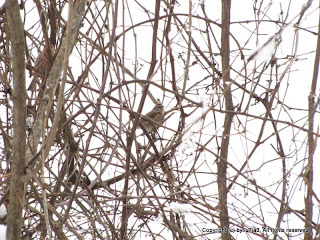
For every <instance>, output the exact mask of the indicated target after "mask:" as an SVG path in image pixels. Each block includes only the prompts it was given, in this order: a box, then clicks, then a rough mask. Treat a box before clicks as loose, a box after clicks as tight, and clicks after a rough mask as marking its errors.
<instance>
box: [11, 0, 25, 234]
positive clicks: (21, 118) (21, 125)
mask: <svg viewBox="0 0 320 240" xmlns="http://www.w3.org/2000/svg"><path fill="white" fill-rule="evenodd" d="M6 13H7V18H8V24H9V31H10V41H11V51H12V68H13V79H14V83H13V144H12V149H13V158H12V163H11V182H10V198H9V211H8V228H7V239H8V240H13V239H14V240H17V239H21V225H22V209H23V208H24V182H23V181H21V177H22V176H23V175H24V173H25V168H26V127H27V125H26V116H27V106H26V79H25V69H26V68H25V59H24V56H25V48H24V47H25V40H24V33H23V25H22V21H21V17H20V12H19V5H18V1H16V0H9V1H7V3H6Z"/></svg>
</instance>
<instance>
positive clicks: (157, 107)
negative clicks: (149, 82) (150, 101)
mask: <svg viewBox="0 0 320 240" xmlns="http://www.w3.org/2000/svg"><path fill="white" fill-rule="evenodd" d="M153 111H154V112H163V105H162V104H161V102H156V105H154V107H153Z"/></svg>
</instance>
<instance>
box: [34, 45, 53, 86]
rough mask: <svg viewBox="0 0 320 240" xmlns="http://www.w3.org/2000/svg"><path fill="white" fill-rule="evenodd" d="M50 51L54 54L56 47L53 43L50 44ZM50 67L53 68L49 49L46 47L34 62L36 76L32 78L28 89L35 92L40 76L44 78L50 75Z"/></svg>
mask: <svg viewBox="0 0 320 240" xmlns="http://www.w3.org/2000/svg"><path fill="white" fill-rule="evenodd" d="M50 51H51V55H54V53H55V49H54V46H53V45H52V44H50ZM50 69H51V64H50V61H49V55H48V50H47V49H46V48H45V49H43V50H42V52H41V53H40V54H39V55H38V57H37V58H36V61H35V63H34V73H33V75H34V77H33V79H32V82H31V84H30V85H29V87H28V90H30V91H32V92H34V91H35V89H36V85H37V82H38V78H41V79H42V80H44V79H45V78H46V77H47V76H48V74H49V72H50Z"/></svg>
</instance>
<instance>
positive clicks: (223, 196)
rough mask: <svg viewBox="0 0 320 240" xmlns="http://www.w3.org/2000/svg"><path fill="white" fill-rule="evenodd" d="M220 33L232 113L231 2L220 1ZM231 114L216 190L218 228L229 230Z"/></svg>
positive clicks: (225, 237)
mask: <svg viewBox="0 0 320 240" xmlns="http://www.w3.org/2000/svg"><path fill="white" fill-rule="evenodd" d="M221 2H222V33H221V56H222V73H223V75H222V76H223V85H224V97H225V104H226V110H229V111H233V103H232V95H231V86H230V84H229V83H230V82H229V80H230V71H229V53H230V46H229V35H230V8H231V0H222V1H221ZM232 118H233V113H232V112H228V113H226V115H225V119H224V132H223V138H222V142H221V153H220V159H219V161H218V188H219V208H220V211H219V214H220V216H219V217H220V227H221V228H223V229H226V230H228V229H229V215H228V204H227V203H228V202H227V194H228V189H227V186H226V185H227V184H226V182H227V159H228V149H229V140H230V137H229V136H230V131H231V123H232ZM221 239H223V240H229V239H231V235H230V233H229V232H228V231H226V232H223V233H222V235H221Z"/></svg>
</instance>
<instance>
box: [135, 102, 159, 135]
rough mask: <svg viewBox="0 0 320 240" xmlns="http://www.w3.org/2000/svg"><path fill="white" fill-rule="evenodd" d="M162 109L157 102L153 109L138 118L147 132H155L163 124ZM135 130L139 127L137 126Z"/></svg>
mask: <svg viewBox="0 0 320 240" xmlns="http://www.w3.org/2000/svg"><path fill="white" fill-rule="evenodd" d="M163 120H164V109H163V105H162V104H161V103H160V102H157V103H156V105H155V106H154V107H153V109H152V110H151V111H150V112H148V113H147V114H146V115H144V116H142V117H141V118H140V123H141V124H142V125H143V126H144V128H145V129H146V130H147V131H148V132H155V131H156V130H157V129H158V128H159V127H160V126H161V125H162V123H163ZM137 128H140V129H141V127H140V126H139V125H138V127H137Z"/></svg>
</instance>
